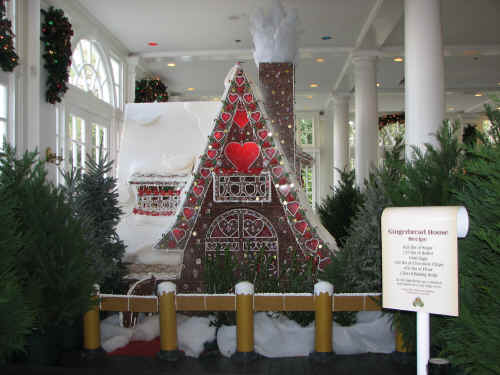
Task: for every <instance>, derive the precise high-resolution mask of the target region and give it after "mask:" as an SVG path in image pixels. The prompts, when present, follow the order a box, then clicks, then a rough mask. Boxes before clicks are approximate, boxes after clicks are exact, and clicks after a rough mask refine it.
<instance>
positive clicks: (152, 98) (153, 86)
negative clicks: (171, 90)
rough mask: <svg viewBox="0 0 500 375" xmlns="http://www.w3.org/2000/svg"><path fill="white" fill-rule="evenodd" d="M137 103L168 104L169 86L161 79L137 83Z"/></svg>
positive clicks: (143, 80) (142, 80)
mask: <svg viewBox="0 0 500 375" xmlns="http://www.w3.org/2000/svg"><path fill="white" fill-rule="evenodd" d="M135 102H136V103H153V102H168V92H167V86H165V84H164V83H163V82H162V81H161V80H160V79H159V78H152V79H141V80H138V81H135Z"/></svg>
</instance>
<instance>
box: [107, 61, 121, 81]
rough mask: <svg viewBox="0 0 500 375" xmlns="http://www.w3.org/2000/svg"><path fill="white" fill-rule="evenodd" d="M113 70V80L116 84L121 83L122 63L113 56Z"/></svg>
mask: <svg viewBox="0 0 500 375" xmlns="http://www.w3.org/2000/svg"><path fill="white" fill-rule="evenodd" d="M110 61H111V70H112V71H113V81H114V83H115V84H116V85H119V84H120V70H121V69H120V63H119V62H118V61H116V60H115V59H113V58H110Z"/></svg>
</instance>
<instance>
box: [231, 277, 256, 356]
mask: <svg viewBox="0 0 500 375" xmlns="http://www.w3.org/2000/svg"><path fill="white" fill-rule="evenodd" d="M234 290H235V293H236V342H237V343H236V353H234V355H233V357H232V358H233V359H235V360H239V361H249V360H253V359H255V358H256V354H255V352H254V340H253V294H254V288H253V285H252V284H251V283H249V282H248V281H242V282H239V283H238V284H236V286H235V288H234Z"/></svg>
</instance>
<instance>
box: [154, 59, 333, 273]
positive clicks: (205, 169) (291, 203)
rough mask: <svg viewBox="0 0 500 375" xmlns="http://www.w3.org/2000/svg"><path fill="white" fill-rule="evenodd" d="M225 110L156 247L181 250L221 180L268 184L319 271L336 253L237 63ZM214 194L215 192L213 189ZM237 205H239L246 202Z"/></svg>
mask: <svg viewBox="0 0 500 375" xmlns="http://www.w3.org/2000/svg"><path fill="white" fill-rule="evenodd" d="M225 84H226V89H225V92H224V95H223V97H222V102H223V106H222V109H221V110H220V112H219V114H218V116H217V117H216V119H215V120H214V125H213V130H212V132H211V134H210V135H209V136H208V142H207V146H206V148H205V151H204V153H203V154H202V156H201V157H200V158H199V159H198V160H197V163H196V166H195V168H194V176H193V182H192V184H191V185H190V186H189V187H187V188H186V189H185V190H184V192H183V195H184V196H183V197H181V203H180V207H179V210H178V216H177V219H176V221H175V222H174V223H173V225H172V227H170V228H167V230H166V232H165V233H164V234H163V237H162V239H161V240H160V241H159V242H158V243H157V244H156V245H155V248H156V249H158V250H161V249H165V250H167V251H168V250H185V248H186V245H187V243H188V242H189V238H190V237H191V236H193V235H197V233H194V232H193V228H194V226H195V224H196V222H197V220H198V218H199V215H200V209H201V206H202V203H203V202H204V200H205V199H214V201H216V197H215V193H214V197H213V198H212V197H211V196H208V195H207V191H208V190H209V187H210V185H211V184H215V183H216V181H219V180H220V178H221V177H224V176H235V178H236V177H238V178H241V177H243V178H248V179H252V178H262V179H266V178H269V179H270V184H269V186H270V189H275V190H276V192H277V194H278V196H279V202H280V203H281V206H282V210H283V216H284V217H286V220H287V222H288V225H289V227H290V230H291V231H292V232H293V233H294V236H295V240H296V243H297V246H298V247H300V249H301V250H302V252H303V253H304V254H307V255H309V256H314V257H316V259H317V263H318V265H320V266H322V265H323V264H324V263H325V262H326V261H327V260H328V259H329V256H330V253H331V251H336V250H337V245H336V243H335V240H334V238H333V237H332V236H331V235H330V233H329V232H328V231H327V230H326V229H325V228H324V227H323V226H322V225H321V223H320V222H319V219H318V217H317V216H316V215H315V214H314V213H313V212H312V209H311V207H310V206H309V204H308V203H307V199H306V197H305V194H304V192H303V191H302V190H301V188H300V184H299V183H298V180H297V177H296V176H295V173H293V172H292V170H293V169H292V168H291V167H290V164H289V162H288V160H287V158H286V156H285V154H284V152H283V151H282V147H281V143H282V142H283V140H280V139H278V137H277V134H278V132H274V131H273V126H272V124H271V121H270V120H269V119H268V118H267V116H266V114H265V112H264V108H263V106H262V105H261V103H260V101H259V98H260V94H259V92H258V90H257V88H256V87H254V86H253V84H252V83H251V82H250V81H249V80H248V78H247V77H246V75H245V73H244V72H243V69H242V68H241V66H240V65H239V64H238V65H236V66H235V67H233V68H232V70H231V71H230V73H229V74H228V77H227V78H226V82H225ZM212 190H213V191H215V189H212ZM245 199H246V202H247V203H248V204H249V205H250V204H255V203H260V204H265V202H266V197H265V196H262V195H259V194H253V195H250V198H248V197H245ZM245 199H243V200H238V202H244V201H245Z"/></svg>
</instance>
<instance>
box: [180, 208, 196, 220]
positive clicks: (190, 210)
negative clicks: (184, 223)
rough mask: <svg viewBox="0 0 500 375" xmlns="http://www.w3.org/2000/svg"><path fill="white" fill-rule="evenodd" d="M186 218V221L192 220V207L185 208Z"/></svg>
mask: <svg viewBox="0 0 500 375" xmlns="http://www.w3.org/2000/svg"><path fill="white" fill-rule="evenodd" d="M183 212H184V217H185V218H186V219H188V220H189V219H191V218H192V217H193V215H194V210H193V209H192V208H191V207H184V211H183Z"/></svg>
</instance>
